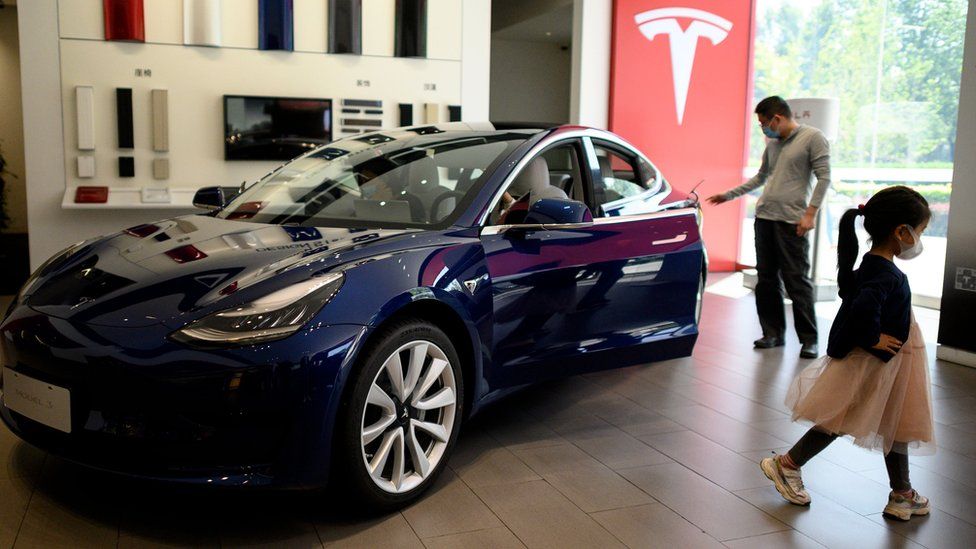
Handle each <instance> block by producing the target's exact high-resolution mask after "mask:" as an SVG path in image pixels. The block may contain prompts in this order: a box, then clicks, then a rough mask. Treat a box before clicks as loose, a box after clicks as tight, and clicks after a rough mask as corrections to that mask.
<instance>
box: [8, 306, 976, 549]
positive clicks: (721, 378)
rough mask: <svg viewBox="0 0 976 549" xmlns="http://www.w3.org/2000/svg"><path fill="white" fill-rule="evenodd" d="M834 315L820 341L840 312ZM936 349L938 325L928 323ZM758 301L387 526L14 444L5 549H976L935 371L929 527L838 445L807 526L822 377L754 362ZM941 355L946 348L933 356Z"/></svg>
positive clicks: (588, 384)
mask: <svg viewBox="0 0 976 549" xmlns="http://www.w3.org/2000/svg"><path fill="white" fill-rule="evenodd" d="M820 313H821V314H822V315H823V316H824V318H821V322H822V325H823V327H824V331H826V327H827V325H828V324H829V315H830V314H831V306H830V305H825V306H824V307H823V309H822V310H821V311H820ZM917 316H918V318H919V320H920V322H922V323H923V328H924V331H925V332H926V333H927V335H930V336H934V332H933V326H934V325H935V322H937V316H936V315H935V314H934V313H932V312H926V311H918V312H917ZM757 332H758V323H757V322H756V319H755V315H754V312H753V302H752V298H751V296H748V295H746V296H743V297H740V298H738V299H733V298H729V297H724V296H721V295H717V294H715V293H710V294H709V295H707V297H706V303H705V314H704V320H703V324H702V337H701V339H700V341H699V343H698V346H697V348H696V350H695V354H694V356H693V357H691V358H687V359H680V360H672V361H668V362H662V363H656V364H650V365H645V366H639V367H632V368H626V369H622V370H614V371H608V372H605V373H599V374H593V375H588V376H583V377H576V378H571V379H567V380H563V381H559V382H554V383H548V384H545V385H541V386H538V387H535V388H533V389H530V390H527V391H525V392H523V393H521V394H519V395H516V396H514V397H512V398H510V399H508V400H506V401H504V402H503V403H501V404H500V405H498V406H496V407H494V408H493V409H491V410H489V411H488V412H486V413H484V414H483V415H482V416H480V417H478V418H476V419H475V420H474V421H473V422H472V423H470V424H469V425H467V426H466V429H465V432H464V434H463V436H462V439H461V441H460V444H459V446H458V448H457V452H456V454H455V455H454V457H453V458H452V459H451V461H450V469H449V470H448V471H446V474H444V475H443V477H442V478H441V479H439V481H438V484H437V486H435V487H434V489H433V490H431V492H430V493H429V494H428V495H427V496H426V497H425V498H424V499H423V500H422V501H420V502H419V503H417V504H416V505H414V506H412V507H410V508H409V509H406V510H404V511H403V512H402V513H395V514H392V515H389V516H381V517H373V518H362V517H356V516H352V515H349V514H347V513H345V512H343V509H342V496H341V495H338V494H336V495H330V494H327V493H326V494H312V493H252V492H211V491H198V490H190V489H183V488H175V487H169V486H160V485H156V484H149V483H142V482H134V481H128V480H122V479H117V478H114V477H111V476H107V475H103V474H98V473H95V472H91V471H87V470H84V469H80V468H78V467H75V466H72V465H69V464H66V463H64V462H62V461H60V460H58V459H55V458H53V457H48V456H45V455H44V454H43V453H41V452H39V451H37V450H35V449H33V448H31V447H30V446H27V445H26V444H23V443H21V442H19V441H18V440H17V439H16V438H15V437H13V435H11V434H10V433H9V432H7V431H6V430H3V429H0V547H9V546H15V547H54V546H71V547H83V546H92V547H103V546H104V547H113V546H124V547H142V546H174V545H194V546H238V545H240V546H244V545H246V546H255V545H268V546H274V547H291V546H294V547H309V546H310V547H318V546H321V545H323V544H324V545H328V546H330V547H331V546H337V547H338V546H357V547H424V546H427V547H464V548H474V547H523V546H529V547H589V546H592V547H621V546H629V547H668V548H670V547H695V548H698V547H722V546H726V547H734V548H739V547H749V548H752V547H822V546H827V547H857V548H859V549H861V548H868V547H922V546H924V547H931V548H936V547H972V546H973V544H974V541H973V540H974V539H976V505H974V502H976V438H974V436H973V435H974V433H976V370H972V369H968V368H964V367H961V366H955V365H952V364H947V363H941V362H936V361H934V360H932V379H933V382H934V384H935V387H934V393H935V397H936V398H937V399H938V400H937V402H936V405H935V413H936V419H937V420H938V421H939V425H938V436H939V438H940V441H939V443H940V446H941V447H940V451H939V453H938V454H937V455H935V456H933V457H919V458H912V478H913V480H914V482H915V484H916V487H917V488H918V489H919V490H920V491H921V492H922V493H924V494H926V495H927V496H929V497H930V498H931V499H932V505H933V510H932V515H931V516H929V517H926V518H916V519H913V520H912V521H911V522H910V523H907V524H900V523H899V524H893V523H891V522H889V521H886V520H885V519H883V518H882V517H881V510H882V508H883V506H884V503H885V501H886V497H887V492H888V488H887V480H886V476H885V469H884V465H883V461H882V459H881V456H880V455H874V454H870V453H867V452H864V451H862V450H859V449H856V448H854V447H853V446H851V445H850V444H849V443H847V442H846V441H838V442H837V443H835V444H834V445H833V446H832V447H830V448H829V449H828V450H827V451H825V452H824V453H823V454H822V455H821V456H819V457H818V458H816V459H815V460H813V461H812V462H811V463H810V464H808V466H807V467H806V468H805V471H804V473H805V480H806V482H807V485H808V488H809V489H810V492H811V494H812V496H813V499H814V501H813V504H812V505H811V506H810V507H809V508H799V507H794V506H792V505H790V504H788V503H786V502H785V501H783V500H782V499H781V498H780V497H779V495H778V494H777V493H776V491H775V490H774V489H773V488H772V486H771V485H770V484H769V482H768V481H767V480H766V479H765V477H764V476H763V475H762V474H761V473H760V471H759V468H758V466H757V465H756V463H757V461H758V459H759V458H761V457H762V456H765V455H768V454H769V453H770V451H771V450H774V449H776V450H778V449H784V448H787V447H789V446H790V444H791V443H792V442H793V441H794V440H795V439H796V438H797V437H798V436H799V435H801V434H802V433H803V432H804V430H805V429H804V427H802V426H799V425H796V424H793V423H792V422H791V421H790V419H789V416H788V415H787V414H786V413H785V410H784V408H783V405H782V399H783V396H784V394H785V392H786V389H787V387H788V386H789V383H790V381H791V379H792V378H793V375H794V374H795V373H796V372H797V371H798V370H799V369H800V368H802V367H803V365H804V364H805V363H806V361H800V360H798V359H797V358H796V355H797V353H798V347H797V344H796V342H795V341H791V342H790V343H789V344H788V345H787V347H786V348H785V349H777V350H772V351H763V352H757V351H754V350H753V349H752V348H751V340H752V339H753V337H754V336H756V335H757ZM932 351H933V349H931V348H930V356H931V353H932Z"/></svg>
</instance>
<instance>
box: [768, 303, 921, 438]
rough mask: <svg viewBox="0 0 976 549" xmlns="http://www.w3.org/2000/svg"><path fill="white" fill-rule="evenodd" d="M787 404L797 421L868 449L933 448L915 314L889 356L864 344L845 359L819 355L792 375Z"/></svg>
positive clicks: (919, 333) (919, 337)
mask: <svg viewBox="0 0 976 549" xmlns="http://www.w3.org/2000/svg"><path fill="white" fill-rule="evenodd" d="M786 405H787V406H788V407H789V408H790V409H791V410H793V420H794V421H797V420H806V421H809V422H812V423H813V424H815V425H817V426H818V428H819V429H821V430H824V431H826V432H829V433H833V434H838V435H847V436H849V437H851V438H853V439H854V444H856V445H858V446H861V447H863V448H867V449H869V450H874V449H877V450H881V451H883V452H884V453H888V452H890V451H892V450H893V449H894V451H896V452H900V453H907V452H908V449H909V448H911V449H912V452H911V453H912V454H931V453H935V428H934V425H933V423H932V389H931V385H930V384H929V371H928V359H927V357H926V353H925V342H924V340H923V339H922V332H921V331H920V330H919V328H918V325H917V324H916V323H915V319H914V318H913V319H912V324H911V328H910V330H909V335H908V341H907V342H905V344H904V345H903V346H902V348H901V350H900V351H899V352H898V354H897V355H895V356H894V357H893V358H892V359H891V360H889V361H888V362H883V361H882V360H880V359H879V358H877V357H876V356H874V355H872V354H870V353H868V352H867V351H865V350H863V349H861V348H855V349H854V350H853V351H851V352H850V353H849V354H848V355H847V356H846V357H844V358H841V359H836V358H831V357H828V356H824V357H821V358H819V359H817V360H816V361H814V362H813V363H812V364H810V365H809V366H807V367H806V368H804V369H803V371H801V372H800V374H799V375H797V376H796V379H794V380H793V384H792V385H791V386H790V390H789V392H788V393H787V395H786Z"/></svg>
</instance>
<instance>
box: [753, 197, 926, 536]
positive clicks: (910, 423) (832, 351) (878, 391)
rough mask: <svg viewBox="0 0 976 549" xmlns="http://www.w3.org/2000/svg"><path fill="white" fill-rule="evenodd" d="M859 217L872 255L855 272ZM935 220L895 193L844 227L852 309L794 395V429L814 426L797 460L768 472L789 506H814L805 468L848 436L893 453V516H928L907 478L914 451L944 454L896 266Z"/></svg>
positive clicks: (851, 213) (767, 466) (918, 249)
mask: <svg viewBox="0 0 976 549" xmlns="http://www.w3.org/2000/svg"><path fill="white" fill-rule="evenodd" d="M859 215H863V216H864V228H865V230H867V232H868V234H869V235H870V236H871V250H870V251H869V252H868V253H867V254H865V255H864V257H863V258H862V260H861V266H860V268H859V269H858V270H856V271H854V270H853V268H854V260H855V259H856V258H857V253H858V244H857V235H856V234H855V232H854V221H855V220H856V218H857V216H859ZM930 216H931V214H930V212H929V206H928V202H926V200H925V199H924V198H923V197H922V195H920V194H918V193H917V192H915V191H914V190H912V189H909V188H908V187H902V186H896V187H889V188H886V189H884V190H882V191H880V192H878V193H877V194H875V195H874V196H873V197H871V199H870V200H868V202H867V204H864V205H862V206H858V208H857V209H851V210H848V211H847V212H845V213H844V216H843V217H842V218H841V221H840V240H839V242H838V244H837V264H838V276H837V284H838V287H839V289H840V297H841V299H842V300H843V303H842V304H841V307H840V310H839V311H838V312H837V317H836V318H835V319H834V323H833V325H832V326H831V329H830V339H829V340H828V345H827V356H825V357H821V358H820V359H819V360H817V361H815V362H814V363H813V364H811V365H810V366H808V367H806V368H804V369H803V371H801V372H800V374H799V375H798V376H797V377H796V379H794V380H793V383H792V385H791V386H790V390H789V393H788V394H787V396H786V405H787V406H789V407H790V408H791V409H792V411H793V420H794V421H795V420H798V419H803V420H807V421H810V422H813V424H814V427H813V428H812V429H810V430H809V431H808V432H807V434H805V435H803V437H802V438H801V439H800V440H799V441H798V442H797V443H796V445H794V446H793V448H791V449H790V451H789V452H787V453H786V454H783V455H774V457H770V458H765V459H763V460H762V462H761V463H760V467H761V468H762V471H763V473H765V474H766V476H767V477H768V478H769V479H770V480H772V481H773V483H775V484H776V489H777V490H778V491H779V493H780V494H781V495H782V496H783V497H784V498H786V500H787V501H789V502H790V503H794V504H797V505H808V504H809V503H810V495H809V494H808V493H807V491H806V490H805V489H804V488H803V480H802V478H801V477H800V467H802V466H803V465H804V464H806V462H807V461H809V460H810V458H812V457H813V456H815V455H817V454H818V453H819V452H820V451H821V450H823V449H824V448H826V447H827V445H828V444H830V443H831V442H833V440H834V439H836V438H837V437H838V436H841V435H847V436H850V437H852V438H853V439H854V443H855V444H857V445H859V446H862V447H865V448H868V449H879V450H882V451H883V452H884V455H885V466H886V467H887V469H888V478H889V480H890V483H891V494H890V495H889V496H888V505H887V506H886V507H885V509H884V516H886V517H888V518H894V519H898V520H908V519H910V518H911V517H912V515H925V514H928V512H929V500H928V499H927V498H925V497H922V496H921V495H920V494H919V493H918V492H916V491H915V490H913V489H912V485H911V482H910V481H909V479H908V448H909V447H912V448H913V449H914V450H916V451H914V452H913V453H919V452H918V451H917V450H927V451H928V453H932V452H933V451H934V449H935V436H934V430H933V424H932V397H931V387H930V386H929V378H928V361H927V359H926V356H925V343H924V341H923V340H922V335H921V332H920V331H919V329H918V325H917V324H915V321H914V318H913V317H912V309H911V304H912V292H911V289H910V288H909V287H908V278H907V277H906V276H905V274H904V273H902V272H901V271H900V270H899V269H898V267H896V266H895V264H894V262H893V258H894V257H895V256H897V257H898V258H900V259H912V258H914V257H917V256H918V255H919V254H920V253H922V241H921V235H922V233H923V232H924V231H925V227H926V226H927V225H928V223H929V217H930Z"/></svg>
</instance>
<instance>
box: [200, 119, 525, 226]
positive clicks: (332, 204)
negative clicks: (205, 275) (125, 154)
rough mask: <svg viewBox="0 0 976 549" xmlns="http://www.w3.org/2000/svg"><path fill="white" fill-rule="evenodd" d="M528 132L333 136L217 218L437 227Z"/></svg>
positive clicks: (458, 209)
mask: <svg viewBox="0 0 976 549" xmlns="http://www.w3.org/2000/svg"><path fill="white" fill-rule="evenodd" d="M530 135H531V134H530V133H526V132H506V133H496V132H492V133H488V132H471V131H468V132H458V131H447V132H445V131H441V130H437V129H434V128H429V129H428V131H426V132H424V131H420V132H418V130H412V131H404V130H398V131H396V132H388V133H372V134H366V135H363V136H360V137H355V138H348V139H343V140H340V141H335V142H333V143H330V144H329V145H327V146H325V147H323V148H320V149H317V150H315V151H313V152H311V153H309V154H307V155H304V156H301V157H298V158H296V159H295V160H293V161H291V162H289V163H287V164H285V165H283V166H282V167H280V168H278V169H277V170H275V171H274V172H272V173H270V174H268V175H267V176H265V177H264V178H263V179H262V180H261V181H259V182H258V183H256V184H255V185H253V186H252V187H250V188H248V189H247V190H246V191H244V192H243V193H241V194H240V195H239V196H237V197H236V198H235V199H234V200H233V201H232V202H231V203H230V204H229V205H228V206H227V207H226V208H224V209H223V210H221V212H220V213H219V214H217V215H218V217H221V218H225V219H237V220H247V221H253V222H255V223H270V224H278V225H300V226H338V227H380V228H384V227H385V228H410V227H417V228H436V227H444V226H447V225H449V224H450V223H451V222H453V220H454V219H456V218H457V217H458V216H460V214H461V213H462V212H463V210H464V209H465V208H467V206H468V205H469V204H470V202H471V201H472V200H473V199H474V196H475V195H476V194H477V193H478V191H479V190H480V189H481V186H482V185H483V183H484V179H485V178H486V176H487V174H489V173H491V172H492V171H493V170H494V168H495V166H496V165H497V164H498V163H500V162H501V161H502V160H504V159H505V158H506V157H507V156H508V153H510V152H511V151H512V150H513V149H514V148H515V147H517V146H518V145H519V144H520V143H522V142H524V141H525V140H526V139H527V138H528V137H529V136H530Z"/></svg>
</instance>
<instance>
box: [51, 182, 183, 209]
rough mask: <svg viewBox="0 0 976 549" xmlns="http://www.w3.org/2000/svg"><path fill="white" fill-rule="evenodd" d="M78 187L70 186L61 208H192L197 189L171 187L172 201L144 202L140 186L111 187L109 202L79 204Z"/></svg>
mask: <svg viewBox="0 0 976 549" xmlns="http://www.w3.org/2000/svg"><path fill="white" fill-rule="evenodd" d="M76 190H77V187H68V188H67V189H66V190H65V192H64V197H63V198H62V199H61V208H62V209H65V210H192V209H194V207H193V195H194V194H196V192H197V190H196V189H173V188H170V190H169V194H170V199H171V201H170V202H165V203H144V202H143V201H142V189H141V188H138V187H109V189H108V202H105V203H102V204H88V203H86V204H77V203H75V192H76Z"/></svg>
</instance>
